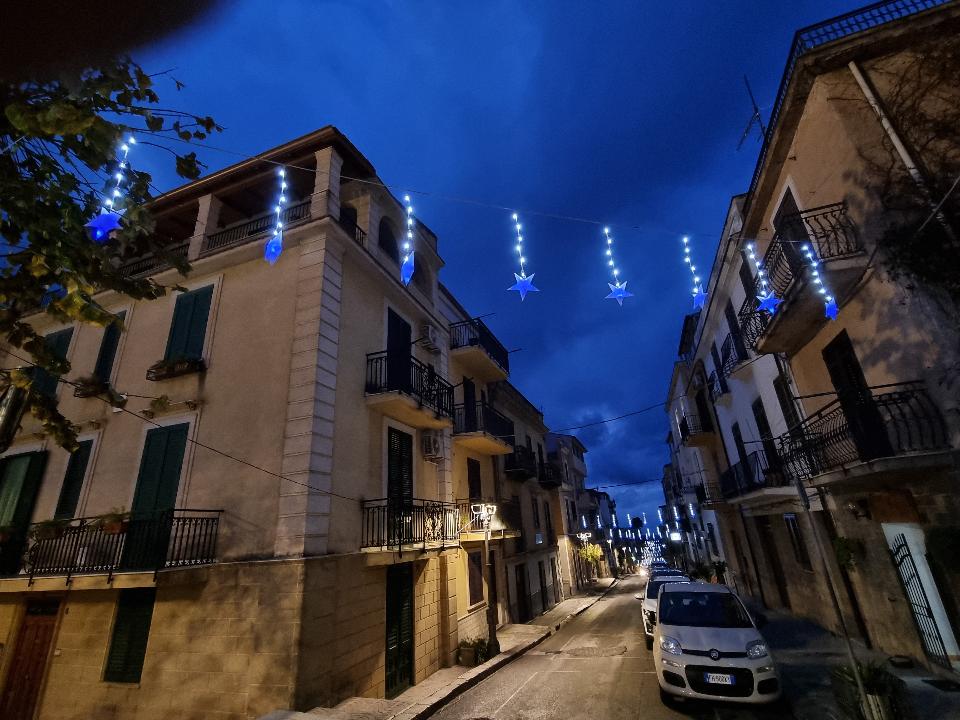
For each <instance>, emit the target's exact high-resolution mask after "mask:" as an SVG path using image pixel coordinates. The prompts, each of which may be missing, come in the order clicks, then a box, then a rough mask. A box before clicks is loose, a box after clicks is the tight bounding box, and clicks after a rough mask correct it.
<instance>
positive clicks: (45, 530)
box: [34, 525, 64, 540]
mask: <svg viewBox="0 0 960 720" xmlns="http://www.w3.org/2000/svg"><path fill="white" fill-rule="evenodd" d="M63 531H64V528H63V526H62V525H49V526H46V527H38V528H37V529H36V530H35V531H34V537H35V538H36V539H37V540H56V539H57V538H59V537H62V536H63Z"/></svg>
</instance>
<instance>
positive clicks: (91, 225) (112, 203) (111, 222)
mask: <svg viewBox="0 0 960 720" xmlns="http://www.w3.org/2000/svg"><path fill="white" fill-rule="evenodd" d="M136 144H137V141H136V139H135V138H134V137H133V136H132V135H131V136H130V137H128V138H127V141H126V142H125V143H123V144H122V145H120V158H119V160H118V162H117V171H116V173H114V175H113V180H114V186H113V191H112V192H111V193H110V194H109V195H108V196H107V197H106V198H105V199H104V201H103V206H102V207H101V208H100V214H99V215H97V217H95V218H94V219H93V220H91V221H90V222H88V223H87V224H86V225H84V227H85V228H87V230H88V232H89V233H90V238H91V239H92V240H93V241H94V242H97V243H105V242H106V241H107V240H108V239H109V238H110V233H111V232H112V231H113V230H119V229H120V214H121V212H122V211H120V210H119V205H120V203H121V198H122V197H123V192H122V190H121V188H122V187H123V183H124V181H125V180H126V179H127V176H126V172H125V171H126V169H127V155H129V154H130V146H131V145H136Z"/></svg>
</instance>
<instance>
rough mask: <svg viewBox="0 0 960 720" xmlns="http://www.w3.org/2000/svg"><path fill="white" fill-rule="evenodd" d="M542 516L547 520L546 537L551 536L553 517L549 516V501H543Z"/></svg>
mask: <svg viewBox="0 0 960 720" xmlns="http://www.w3.org/2000/svg"><path fill="white" fill-rule="evenodd" d="M543 517H544V519H545V520H546V521H547V537H548V538H552V537H553V518H551V517H550V503H549V502H547V501H546V500H544V501H543Z"/></svg>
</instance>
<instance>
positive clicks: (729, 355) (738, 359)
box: [720, 333, 749, 378]
mask: <svg viewBox="0 0 960 720" xmlns="http://www.w3.org/2000/svg"><path fill="white" fill-rule="evenodd" d="M748 359H749V356H748V355H747V350H746V348H745V347H744V346H743V341H742V340H741V339H740V338H737V337H734V336H733V334H732V333H728V334H727V337H726V338H725V339H724V341H723V345H721V346H720V363H721V365H722V368H721V370H722V371H723V376H724V377H725V378H728V377H730V376H731V375H732V374H733V372H734V371H735V370H736V369H737V368H738V367H740V365H741V364H742V363H745V362H746V361H747V360H748Z"/></svg>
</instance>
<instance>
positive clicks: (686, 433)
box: [680, 413, 716, 447]
mask: <svg viewBox="0 0 960 720" xmlns="http://www.w3.org/2000/svg"><path fill="white" fill-rule="evenodd" d="M715 437H716V433H714V431H713V424H712V423H711V422H710V418H709V417H706V418H704V419H703V420H702V421H701V419H700V417H699V416H698V415H695V414H694V413H687V414H686V415H684V416H683V418H682V419H681V420H680V439H681V440H682V441H683V443H684V444H685V445H689V446H690V447H703V446H705V445H708V444H710V443H711V442H713V441H714V438H715Z"/></svg>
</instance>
